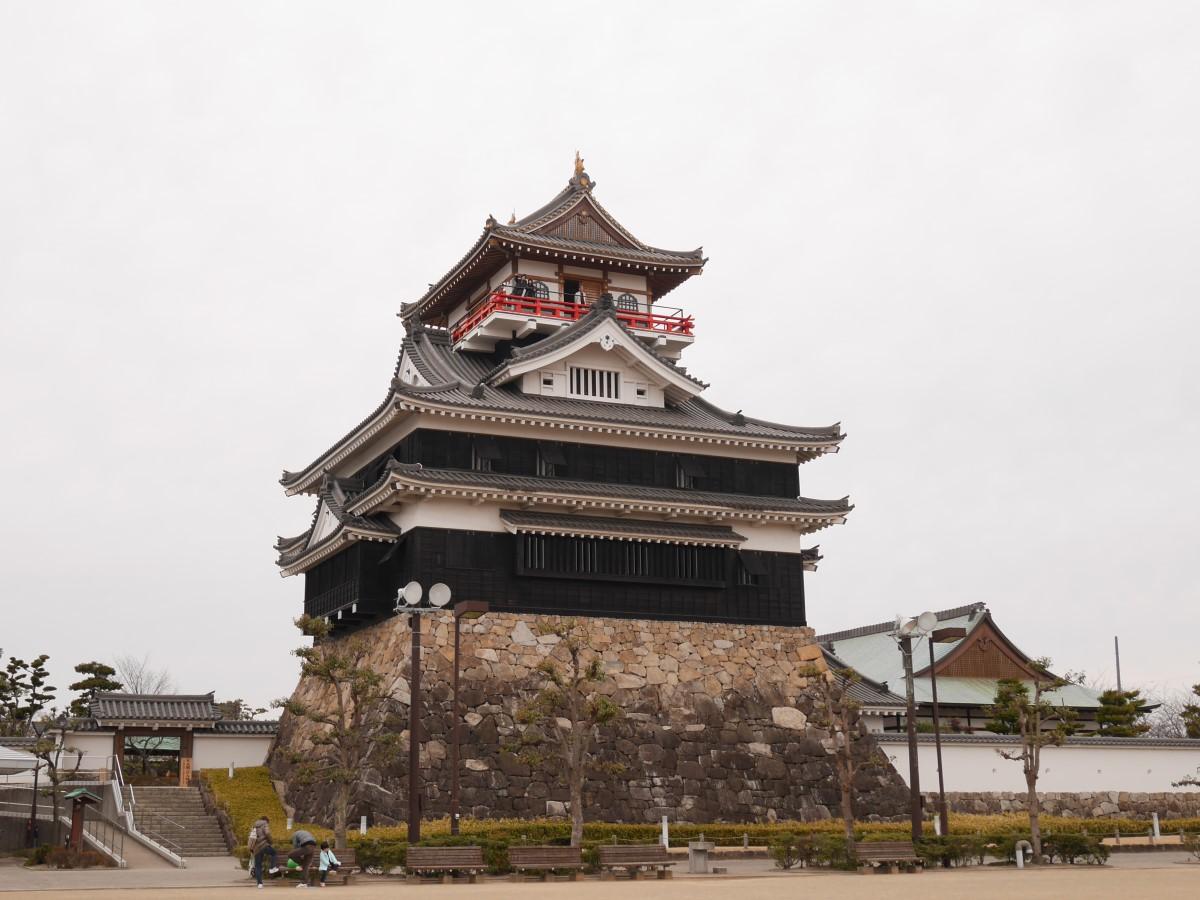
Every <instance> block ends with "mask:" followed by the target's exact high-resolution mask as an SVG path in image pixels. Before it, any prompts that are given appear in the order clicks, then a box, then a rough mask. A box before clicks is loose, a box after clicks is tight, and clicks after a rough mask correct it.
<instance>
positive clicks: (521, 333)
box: [450, 291, 695, 357]
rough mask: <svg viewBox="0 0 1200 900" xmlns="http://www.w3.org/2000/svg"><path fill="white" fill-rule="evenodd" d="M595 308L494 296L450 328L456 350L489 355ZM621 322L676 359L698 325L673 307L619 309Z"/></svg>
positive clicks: (586, 304) (563, 301)
mask: <svg viewBox="0 0 1200 900" xmlns="http://www.w3.org/2000/svg"><path fill="white" fill-rule="evenodd" d="M576 296H577V297H578V296H579V295H576ZM591 308H592V305H591V303H590V302H588V301H587V300H586V299H584V300H581V302H575V301H574V299H572V298H562V297H560V296H557V295H551V296H548V297H537V296H534V297H530V296H523V295H519V294H510V293H507V292H505V291H493V292H492V293H491V294H489V295H488V296H487V297H486V298H485V299H484V300H483V302H481V303H480V304H479V305H478V306H476V307H475V308H474V309H472V310H470V311H469V312H468V313H467V314H466V315H465V316H464V317H463V318H462V319H461V320H459V322H458V323H456V324H454V325H453V326H452V329H451V332H450V334H451V338H452V340H453V341H454V345H455V346H456V347H461V348H462V349H464V350H490V349H491V348H492V347H494V346H495V343H496V341H498V340H503V339H505V338H509V337H511V336H512V334H513V332H516V334H517V336H518V337H525V336H526V335H529V334H533V333H537V332H540V333H543V334H550V333H553V332H554V331H557V330H558V329H559V328H561V327H563V326H564V325H569V324H570V323H572V322H575V321H578V320H579V319H581V318H583V317H584V316H585V315H587V313H588V312H589V310H591ZM616 313H617V318H618V319H619V320H620V321H621V322H622V323H623V324H624V325H625V327H627V328H629V329H630V330H631V331H633V332H635V333H637V334H638V335H639V336H643V337H646V338H649V339H651V340H652V342H653V343H654V344H655V346H656V347H657V348H658V349H659V350H660V352H663V353H665V355H668V356H672V357H678V355H679V352H680V351H681V350H682V349H683V348H684V347H685V346H687V345H688V344H690V343H691V342H692V341H693V339H694V336H693V334H692V330H693V327H694V324H695V320H694V319H693V318H692V316H689V315H684V313H683V310H681V309H675V308H663V307H652V308H651V309H649V310H643V309H640V308H639V309H621V308H620V307H618V308H617V311H616Z"/></svg>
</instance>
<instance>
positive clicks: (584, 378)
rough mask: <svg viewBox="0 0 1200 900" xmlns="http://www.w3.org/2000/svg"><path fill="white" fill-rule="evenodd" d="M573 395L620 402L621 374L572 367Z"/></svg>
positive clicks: (606, 370)
mask: <svg viewBox="0 0 1200 900" xmlns="http://www.w3.org/2000/svg"><path fill="white" fill-rule="evenodd" d="M571 393H572V394H574V395H575V396H576V397H602V398H604V399H606V400H618V399H620V397H621V373H620V372H612V371H609V370H608V369H584V368H581V367H579V366H571Z"/></svg>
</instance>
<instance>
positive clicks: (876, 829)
mask: <svg viewBox="0 0 1200 900" xmlns="http://www.w3.org/2000/svg"><path fill="white" fill-rule="evenodd" d="M200 774H201V777H202V778H203V779H204V780H205V782H206V783H207V785H208V787H209V789H210V790H212V792H213V796H214V797H215V798H216V799H217V802H218V803H220V804H221V806H222V807H224V809H225V811H226V812H227V813H228V814H229V818H230V822H231V823H232V825H233V829H234V836H235V837H236V838H238V839H239V841H241V842H244V841H245V838H246V835H247V834H248V833H249V831H250V826H251V825H253V824H254V820H255V819H257V818H258V817H259V816H261V815H267V816H269V817H270V819H271V823H272V831H273V832H274V833H275V834H276V836H277V838H278V839H279V842H280V843H283V839H284V838H285V837H287V836H288V835H289V834H290V832H287V830H286V826H285V822H286V819H287V817H286V814H285V813H284V810H283V805H282V804H281V803H280V802H279V797H278V796H277V795H276V793H275V788H274V787H273V786H272V784H271V777H270V773H269V772H268V770H267V769H266V767H262V766H260V767H255V768H245V769H237V770H236V771H235V772H234V777H233V778H232V779H230V778H229V775H228V772H227V770H225V769H205V770H203V771H202V772H201V773H200ZM1041 824H1042V833H1043V835H1044V837H1043V842H1044V843H1046V845H1047V846H1046V852H1047V853H1051V854H1052V855H1054V856H1056V858H1057V857H1060V856H1061V857H1062V858H1063V859H1068V858H1069V857H1070V855H1071V853H1072V851H1075V850H1078V848H1079V847H1080V846H1083V845H1080V844H1079V843H1078V842H1076V843H1072V842H1070V841H1069V840H1064V839H1063V836H1066V835H1083V836H1091V837H1096V838H1102V837H1109V836H1111V835H1112V834H1113V833H1114V831H1116V830H1117V829H1118V828H1119V829H1120V831H1121V833H1122V834H1124V835H1137V834H1146V833H1147V832H1148V830H1149V828H1150V822H1149V821H1143V820H1139V819H1075V818H1062V817H1059V816H1042V817H1041ZM298 828H304V829H306V830H308V831H311V832H312V833H313V834H314V835H315V836H316V837H317V839H318V840H331V839H332V836H333V832H332V830H331V829H329V828H326V827H322V826H319V825H314V824H309V823H304V824H301V823H296V824H295V825H294V829H298ZM294 829H293V830H294ZM1181 829H1182V830H1184V831H1187V832H1197V831H1200V819H1175V820H1166V821H1164V822H1163V823H1162V830H1163V832H1164V833H1174V832H1178V831H1179V830H1181ZM854 830H855V834H856V837H857V839H858V840H865V841H871V840H904V839H906V838H907V837H908V836H909V834H910V832H909V825H908V822H907V821H904V822H858V823H856V824H855V829H854ZM460 831H461V834H460V835H459V836H458V837H457V838H454V837H451V835H450V820H449V819H448V818H443V819H434V820H430V821H425V822H423V823H422V825H421V832H422V834H423V835H424V840H422V841H421V844H422V845H423V846H445V845H449V844H452V843H453V844H478V845H480V846H482V847H483V848H484V859H486V860H487V861H488V864H489V866H491V867H493V869H494V870H495V871H503V870H504V869H505V868H506V867H507V865H508V852H507V851H508V847H509V846H510V845H513V844H567V843H569V842H570V836H571V824H570V822H568V821H566V820H565V819H463V820H462V821H461V826H460ZM660 833H661V832H660V826H659V825H657V824H631V823H610V822H589V823H586V824H585V825H584V828H583V839H584V858H585V860H586V859H588V858H589V854H590V855H591V856H592V857H594V856H595V851H594V848H595V847H596V846H598V845H600V844H610V843H613V842H617V843H622V844H629V843H638V844H653V843H657V842H658V840H659V837H660ZM670 834H671V843H672V844H682V843H684V842H685V841H689V840H695V839H696V838H697V837H698V836H699V835H701V834H703V835H704V836H705V838H706V839H708V840H710V841H713V842H714V843H716V844H721V845H727V846H728V845H740V844H741V843H742V840H743V835H748V836H749V839H750V843H751V844H754V845H756V846H770V845H772V844H775V845H777V844H779V842H780V840H781V838H783V836H784V835H792V836H794V838H795V839H797V840H798V839H800V838H802V837H804V836H812V837H813V843H814V845H816V846H819V849H820V852H819V853H818V854H817V857H818V859H814V861H818V860H824V861H826V864H835V865H836V864H839V862H840V863H842V864H844V863H845V860H844V856H845V847H844V841H843V840H842V838H841V835H842V823H841V821H840V820H838V819H832V820H826V821H822V822H795V821H782V822H774V823H769V824H768V823H736V822H712V823H708V824H704V825H695V824H689V823H673V824H672V825H671V831H670ZM1028 836H1029V817H1028V816H1027V815H1025V814H1024V813H1009V814H1006V815H968V814H963V813H951V815H950V834H949V835H948V836H947V838H944V839H939V838H936V837H934V836H932V835H931V836H930V838H929V839H927V840H926V841H925V842H923V843H922V845H921V847H922V848H924V850H923V852H922V851H921V848H918V849H919V852H922V855H924V856H926V858H927V859H929V860H930V861H931V862H935V861H936V862H940V861H941V860H943V859H949V861H950V862H951V863H952V864H956V865H962V864H964V862H969V861H970V860H972V859H976V860H977V859H978V858H980V857H981V856H982V855H984V854H987V855H995V856H1004V855H1005V854H1006V853H1007V855H1008V856H1009V857H1010V858H1012V853H1011V852H1009V849H1008V848H1009V845H1010V844H1014V843H1015V842H1016V840H1018V839H1020V838H1024V839H1028ZM407 837H408V830H407V828H404V827H398V826H392V827H375V828H371V829H370V831H369V832H368V833H367V835H365V836H362V835H359V834H358V833H357V832H356V831H352V832H351V834H350V844H351V846H352V847H354V848H355V850H356V851H357V853H358V857H359V859H361V860H362V865H363V866H365V867H367V866H369V867H373V868H386V867H391V866H399V865H403V863H404V854H405V851H406V849H407V846H408V840H407ZM1056 839H1057V840H1058V843H1055V840H1056ZM806 843H807V842H806ZM1095 843H1096V842H1091V843H1087V844H1086V847H1087V848H1091V847H1092V846H1093V845H1094V844H1095ZM988 844H991V845H994V847H993V848H991V849H989V848H988V847H987V845H988ZM839 846H840V854H841V857H842V858H841V859H840V860H839V849H838V848H839ZM1052 848H1053V849H1052ZM1060 850H1061V851H1062V852H1061V853H1060V852H1059V851H1060ZM1092 852H1093V851H1092V850H1091V849H1088V850H1086V852H1084V851H1080V852H1077V853H1075V857H1074V858H1076V859H1080V858H1084V857H1085V856H1087V855H1088V854H1089V853H1092ZM1097 852H1098V851H1097ZM1063 854H1066V855H1065V856H1063Z"/></svg>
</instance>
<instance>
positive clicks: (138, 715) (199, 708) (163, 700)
mask: <svg viewBox="0 0 1200 900" xmlns="http://www.w3.org/2000/svg"><path fill="white" fill-rule="evenodd" d="M91 713H92V718H94V719H95V720H96V721H97V722H98V723H100V724H101V725H103V724H105V723H106V722H122V721H126V722H129V721H136V722H149V721H162V722H204V721H207V722H215V721H217V720H218V719H219V718H221V711H220V710H219V709H217V707H216V704H215V703H214V702H213V695H212V694H211V693H208V694H119V693H99V694H96V696H95V697H94V698H93V699H92V706H91Z"/></svg>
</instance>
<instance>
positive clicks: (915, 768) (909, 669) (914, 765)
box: [900, 634, 921, 843]
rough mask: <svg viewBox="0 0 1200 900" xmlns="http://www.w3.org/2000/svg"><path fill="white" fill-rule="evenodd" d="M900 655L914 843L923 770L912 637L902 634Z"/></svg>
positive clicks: (918, 835) (917, 837)
mask: <svg viewBox="0 0 1200 900" xmlns="http://www.w3.org/2000/svg"><path fill="white" fill-rule="evenodd" d="M900 655H901V656H902V657H903V658H904V698H905V701H906V703H907V706H908V712H907V714H906V715H905V718H906V720H907V723H906V724H907V726H908V727H907V729H906V730H907V731H908V798H909V816H910V818H911V819H912V839H913V843H916V842H917V841H919V840H921V769H920V766H919V765H918V761H917V709H916V702H915V699H914V696H913V661H912V635H910V634H901V636H900Z"/></svg>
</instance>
